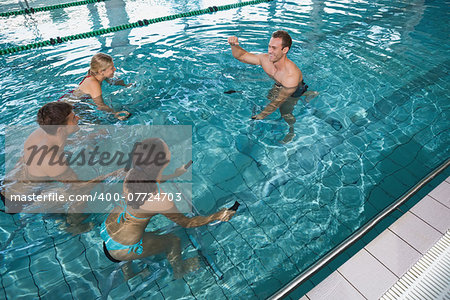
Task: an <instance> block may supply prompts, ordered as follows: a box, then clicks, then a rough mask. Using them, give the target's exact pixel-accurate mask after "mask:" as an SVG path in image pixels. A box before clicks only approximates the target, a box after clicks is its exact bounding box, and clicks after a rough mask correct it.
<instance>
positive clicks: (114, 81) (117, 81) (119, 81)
mask: <svg viewBox="0 0 450 300" xmlns="http://www.w3.org/2000/svg"><path fill="white" fill-rule="evenodd" d="M105 80H106V82H107V83H109V84H111V85H120V86H124V87H130V86H132V85H133V84H132V83H128V84H127V83H125V81H123V79H110V78H106V79H105Z"/></svg>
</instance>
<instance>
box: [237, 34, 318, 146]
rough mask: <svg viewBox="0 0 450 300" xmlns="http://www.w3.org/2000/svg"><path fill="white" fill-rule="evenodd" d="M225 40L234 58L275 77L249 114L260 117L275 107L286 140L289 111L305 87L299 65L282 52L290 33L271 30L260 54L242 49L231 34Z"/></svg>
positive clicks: (291, 132)
mask: <svg viewBox="0 0 450 300" xmlns="http://www.w3.org/2000/svg"><path fill="white" fill-rule="evenodd" d="M228 43H229V44H230V45H231V51H232V54H233V56H234V58H236V59H237V60H239V61H241V62H243V63H247V64H251V65H260V66H262V68H263V70H264V71H265V72H266V73H267V75H269V77H270V78H272V79H273V80H275V85H274V87H273V88H272V90H271V91H270V92H269V95H268V98H269V100H270V101H271V102H270V103H269V104H268V105H267V106H266V107H265V108H264V110H263V111H262V112H260V113H259V114H257V115H255V116H252V119H256V120H262V119H264V118H265V117H267V116H268V115H270V114H271V113H273V112H274V111H275V110H277V109H278V108H279V109H280V113H281V116H282V117H283V119H284V120H285V121H286V123H288V125H289V133H288V134H287V135H286V137H285V138H284V139H283V140H282V141H281V142H282V143H288V142H290V141H291V140H292V139H293V138H294V136H295V134H294V123H295V122H296V119H295V117H294V115H293V114H292V112H293V110H294V107H295V105H296V104H297V101H298V99H299V98H300V96H302V95H304V93H305V92H306V90H307V88H308V86H307V85H305V83H304V82H303V75H302V72H301V71H300V69H299V68H298V67H297V66H296V65H295V64H294V63H293V62H292V61H291V60H290V59H288V58H287V56H286V55H287V53H288V51H289V49H290V48H291V45H292V39H291V37H290V36H289V34H288V33H287V32H286V31H282V30H279V31H275V32H274V33H273V34H272V38H271V39H270V41H269V50H268V53H264V54H252V53H249V52H247V51H245V50H244V49H242V48H241V47H240V46H239V41H238V38H237V37H235V36H232V37H229V38H228ZM314 93H315V92H314ZM315 95H317V94H315Z"/></svg>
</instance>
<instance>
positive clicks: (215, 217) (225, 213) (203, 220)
mask: <svg viewBox="0 0 450 300" xmlns="http://www.w3.org/2000/svg"><path fill="white" fill-rule="evenodd" d="M235 213H236V211H234V210H229V209H226V208H224V209H222V210H219V211H218V212H215V213H213V214H211V215H209V216H195V217H192V218H189V217H186V216H185V215H183V214H182V213H163V215H164V216H166V217H167V218H169V219H170V220H172V221H174V222H175V223H177V224H178V225H180V226H182V227H184V228H192V227H199V226H203V225H206V224H208V223H211V222H213V221H222V222H226V221H228V220H230V219H231V217H233V215H234V214H235Z"/></svg>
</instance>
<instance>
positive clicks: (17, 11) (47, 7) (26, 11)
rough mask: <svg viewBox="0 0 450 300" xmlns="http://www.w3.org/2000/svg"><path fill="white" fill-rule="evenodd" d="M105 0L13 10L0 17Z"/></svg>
mask: <svg viewBox="0 0 450 300" xmlns="http://www.w3.org/2000/svg"><path fill="white" fill-rule="evenodd" d="M104 1H107V0H84V1H77V2H71V3H63V4H56V5H50V6H42V7H36V8H33V7H27V8H25V9H21V10H15V11H8V12H0V17H9V16H19V15H25V14H34V13H37V12H41V11H49V10H54V9H59V8H67V7H72V6H79V5H85V4H89V3H97V2H104Z"/></svg>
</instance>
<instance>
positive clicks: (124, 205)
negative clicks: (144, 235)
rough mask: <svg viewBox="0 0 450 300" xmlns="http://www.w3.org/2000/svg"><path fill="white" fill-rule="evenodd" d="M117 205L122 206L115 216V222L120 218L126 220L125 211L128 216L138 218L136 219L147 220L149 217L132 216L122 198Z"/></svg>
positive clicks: (118, 221)
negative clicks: (116, 216)
mask: <svg viewBox="0 0 450 300" xmlns="http://www.w3.org/2000/svg"><path fill="white" fill-rule="evenodd" d="M118 205H119V206H120V207H122V208H123V211H122V212H121V213H120V214H119V217H118V218H117V223H120V220H122V219H123V221H126V220H127V218H126V214H127V213H128V215H129V216H130V217H132V218H134V219H138V220H148V219H150V218H140V217H136V216H133V215H132V214H131V213H130V212H129V211H128V209H127V204H126V202H125V200H123V199H121V200H120V202H119V204H118Z"/></svg>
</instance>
